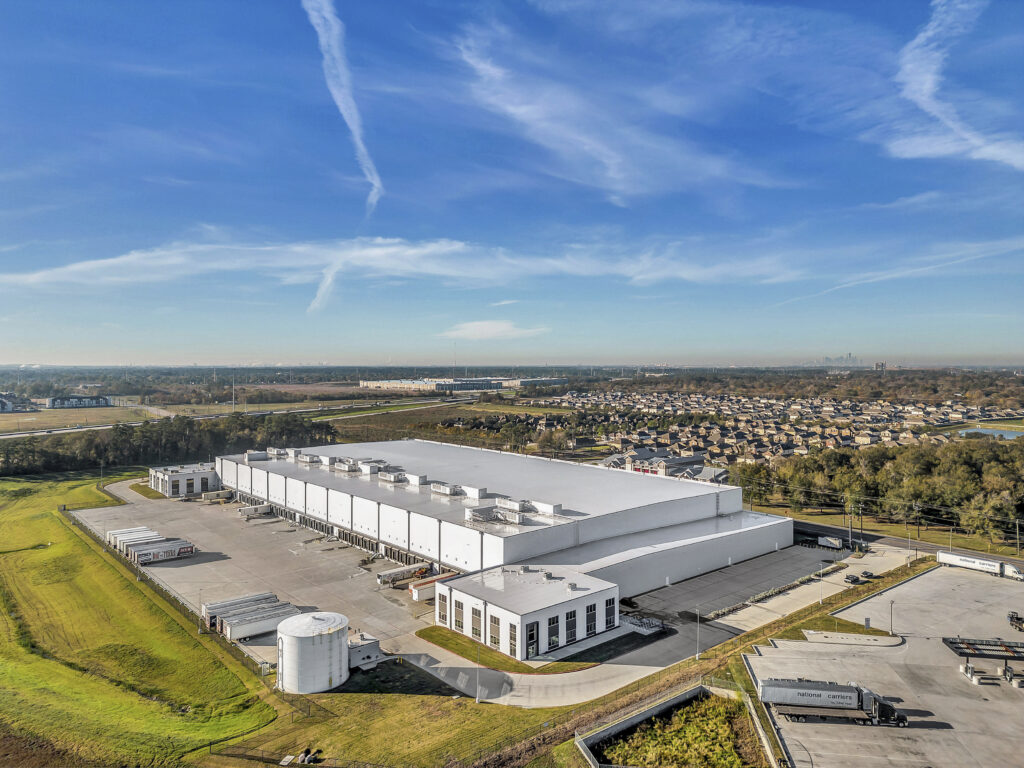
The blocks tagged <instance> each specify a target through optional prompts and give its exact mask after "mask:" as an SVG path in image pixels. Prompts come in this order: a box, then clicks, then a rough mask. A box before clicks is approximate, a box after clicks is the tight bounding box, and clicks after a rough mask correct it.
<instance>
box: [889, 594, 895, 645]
mask: <svg viewBox="0 0 1024 768" xmlns="http://www.w3.org/2000/svg"><path fill="white" fill-rule="evenodd" d="M895 602H896V601H895V600H890V601H889V637H894V636H895V635H896V633H895V632H893V630H892V605H893V603H895Z"/></svg>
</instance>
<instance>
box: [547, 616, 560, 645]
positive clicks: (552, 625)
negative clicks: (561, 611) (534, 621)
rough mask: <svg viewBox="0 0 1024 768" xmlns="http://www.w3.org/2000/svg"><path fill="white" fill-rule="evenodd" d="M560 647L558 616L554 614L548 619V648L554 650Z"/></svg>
mask: <svg viewBox="0 0 1024 768" xmlns="http://www.w3.org/2000/svg"><path fill="white" fill-rule="evenodd" d="M557 647H558V617H557V616H552V617H551V618H550V619H548V650H549V651H553V650H554V649H555V648H557Z"/></svg>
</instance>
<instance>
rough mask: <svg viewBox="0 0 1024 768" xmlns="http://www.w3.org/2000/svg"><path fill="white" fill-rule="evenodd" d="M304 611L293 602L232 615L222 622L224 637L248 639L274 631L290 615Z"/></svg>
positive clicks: (233, 639) (239, 639) (236, 639)
mask: <svg viewBox="0 0 1024 768" xmlns="http://www.w3.org/2000/svg"><path fill="white" fill-rule="evenodd" d="M300 613H302V611H300V610H299V609H298V608H296V607H295V606H294V605H292V604H291V603H278V604H277V605H276V606H272V607H267V608H265V609H264V610H262V611H253V612H251V613H246V614H241V615H239V616H232V617H231V618H230V619H226V620H224V621H223V622H222V624H223V627H224V629H223V634H224V637H225V638H227V639H228V640H232V641H236V642H237V641H241V640H246V639H248V638H250V637H255V636H256V635H262V634H265V633H267V632H273V631H274V630H276V629H277V625H278V624H280V623H281V622H282V621H284V620H285V619H287V618H288V617H289V616H297V615H298V614H300Z"/></svg>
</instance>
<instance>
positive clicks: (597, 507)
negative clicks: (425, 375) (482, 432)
mask: <svg viewBox="0 0 1024 768" xmlns="http://www.w3.org/2000/svg"><path fill="white" fill-rule="evenodd" d="M303 453H307V454H314V455H318V456H336V457H341V456H350V457H353V458H364V457H367V458H376V459H385V460H386V461H387V462H388V463H389V464H393V465H397V466H400V467H402V469H403V470H404V471H405V472H407V473H409V474H416V475H426V476H427V477H428V478H429V480H431V481H445V482H448V483H453V484H456V485H465V486H470V487H474V488H486V489H487V490H488V492H489V493H490V494H492V495H493V494H500V495H504V496H509V497H511V498H513V499H529V500H531V501H540V502H545V503H549V504H561V505H562V510H563V513H568V514H569V515H570V516H576V517H578V516H580V515H585V516H591V515H602V514H608V513H610V512H619V511H621V510H624V509H633V508H636V507H643V506H647V505H649V504H657V503H661V502H665V501H673V500H678V499H687V498H694V497H698V496H705V495H712V494H715V493H717V492H720V491H722V490H726V489H727V488H729V486H721V485H712V484H709V483H699V482H694V481H690V480H679V479H676V478H670V477H659V476H656V475H639V474H633V473H629V472H622V471H620V470H612V469H607V468H604V467H598V466H593V465H589V464H577V463H575V462H570V461H558V460H553V459H545V458H541V457H537V456H525V455H522V454H518V453H506V452H502V451H493V450H487V449H482V448H470V447H467V446H461V445H451V444H448V443H435V442H431V441H427V440H396V441H388V442H377V443H345V444H340V445H325V446H319V447H312V448H304V449H303ZM228 458H231V459H234V460H239V459H240V457H234V456H232V457H228ZM249 464H250V465H251V466H255V467H260V468H262V469H269V470H270V471H273V472H276V473H280V474H285V475H288V476H295V477H302V479H304V480H308V481H310V482H316V483H317V484H323V485H327V486H328V487H335V486H334V484H333V483H331V482H323V483H321V482H320V481H319V480H315V479H314V476H319V477H323V478H329V477H334V478H339V473H337V472H333V471H331V470H329V469H327V468H325V467H322V466H319V465H316V464H314V465H312V466H311V467H308V468H307V467H304V466H303V465H301V464H295V463H291V462H288V461H286V460H281V459H277V460H274V459H269V460H267V461H250V462H249ZM290 468H295V469H297V470H299V471H298V472H294V471H293V470H292V469H290ZM340 477H342V478H343V476H340ZM356 480H357V481H359V478H356ZM363 483H364V484H365V481H363ZM374 484H376V481H374ZM381 485H383V484H381ZM363 487H365V485H364V486H363ZM339 489H340V490H345V489H344V488H339ZM388 490H389V492H391V489H388ZM360 495H362V494H360ZM406 495H407V494H396V496H397V498H398V499H401V498H406ZM367 498H375V497H372V496H370V497H367ZM375 500H381V501H382V500H383V499H375ZM385 503H392V502H385ZM393 503H395V504H396V505H398V506H401V505H402V502H400V501H398V500H397V499H396V500H395V501H394V502H393Z"/></svg>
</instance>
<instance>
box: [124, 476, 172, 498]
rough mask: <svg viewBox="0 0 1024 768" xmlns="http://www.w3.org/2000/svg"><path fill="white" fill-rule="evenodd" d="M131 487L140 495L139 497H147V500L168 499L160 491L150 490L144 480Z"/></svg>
mask: <svg viewBox="0 0 1024 768" xmlns="http://www.w3.org/2000/svg"><path fill="white" fill-rule="evenodd" d="M129 487H130V488H131V489H132V490H133V491H135V492H136V493H137V494H139V496H145V497H146V498H147V499H166V498H167V497H166V496H164V495H163V494H162V493H160V491H154V490H153V489H152V488H150V487H149V484H148V483H146V481H145V480H143V481H142V482H141V483H135V484H134V485H131V486H129Z"/></svg>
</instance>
